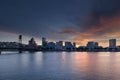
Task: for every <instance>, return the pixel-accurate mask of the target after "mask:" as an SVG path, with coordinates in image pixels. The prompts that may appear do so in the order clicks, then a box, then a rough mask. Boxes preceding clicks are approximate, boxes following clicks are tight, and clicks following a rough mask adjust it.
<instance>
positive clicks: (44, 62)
mask: <svg viewBox="0 0 120 80" xmlns="http://www.w3.org/2000/svg"><path fill="white" fill-rule="evenodd" d="M119 69H120V52H35V53H28V52H25V53H22V54H18V53H16V52H14V53H13V52H9V53H8V52H7V53H6V52H3V54H2V55H0V80H119V79H120V70H119Z"/></svg>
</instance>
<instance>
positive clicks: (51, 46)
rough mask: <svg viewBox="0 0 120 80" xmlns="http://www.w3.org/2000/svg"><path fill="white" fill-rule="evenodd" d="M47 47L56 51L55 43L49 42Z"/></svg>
mask: <svg viewBox="0 0 120 80" xmlns="http://www.w3.org/2000/svg"><path fill="white" fill-rule="evenodd" d="M47 46H48V48H51V49H55V43H54V42H48V44H47Z"/></svg>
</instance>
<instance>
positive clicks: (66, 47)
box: [65, 42, 73, 50]
mask: <svg viewBox="0 0 120 80" xmlns="http://www.w3.org/2000/svg"><path fill="white" fill-rule="evenodd" d="M65 49H66V50H67V49H68V50H73V45H72V43H71V42H65Z"/></svg>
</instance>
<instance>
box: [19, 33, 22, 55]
mask: <svg viewBox="0 0 120 80" xmlns="http://www.w3.org/2000/svg"><path fill="white" fill-rule="evenodd" d="M19 53H22V35H19Z"/></svg>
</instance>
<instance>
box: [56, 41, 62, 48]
mask: <svg viewBox="0 0 120 80" xmlns="http://www.w3.org/2000/svg"><path fill="white" fill-rule="evenodd" d="M56 50H63V41H59V42H56Z"/></svg>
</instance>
